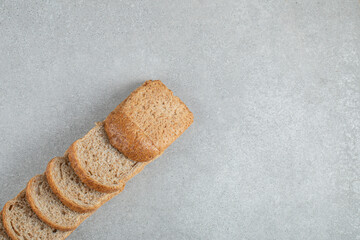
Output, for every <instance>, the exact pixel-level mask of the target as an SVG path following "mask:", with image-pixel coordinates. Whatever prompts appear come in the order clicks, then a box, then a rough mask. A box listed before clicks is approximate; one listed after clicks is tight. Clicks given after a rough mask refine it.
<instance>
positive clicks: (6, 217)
mask: <svg viewBox="0 0 360 240" xmlns="http://www.w3.org/2000/svg"><path fill="white" fill-rule="evenodd" d="M25 195H26V194H25V190H23V191H21V192H20V193H19V195H17V196H16V197H15V198H14V199H12V200H10V201H8V202H7V203H6V204H5V206H4V208H3V214H2V218H3V224H4V228H5V231H6V233H7V234H8V235H9V237H10V238H11V239H13V240H30V239H44V240H45V239H46V240H55V239H56V240H58V239H65V238H67V237H68V236H69V235H70V234H71V232H72V231H60V230H57V229H55V228H52V227H50V226H49V225H47V224H46V223H44V222H43V221H41V220H40V219H39V218H38V217H37V215H36V214H35V213H34V212H33V211H32V209H31V207H30V205H29V203H28V202H27V200H26V196H25Z"/></svg>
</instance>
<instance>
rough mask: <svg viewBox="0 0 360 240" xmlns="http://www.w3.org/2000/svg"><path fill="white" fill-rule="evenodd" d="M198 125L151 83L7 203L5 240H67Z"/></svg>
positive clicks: (2, 227)
mask: <svg viewBox="0 0 360 240" xmlns="http://www.w3.org/2000/svg"><path fill="white" fill-rule="evenodd" d="M192 122H193V115H192V113H191V112H190V111H189V110H188V108H187V107H186V105H185V104H184V103H182V102H181V100H180V99H179V98H177V97H175V96H174V95H173V93H172V92H171V91H170V90H169V89H168V88H167V87H166V86H165V85H164V84H163V83H161V82H160V81H147V82H145V83H144V84H143V85H142V86H141V87H139V88H138V89H136V90H135V91H134V92H133V93H132V94H131V95H130V96H129V97H128V98H127V99H126V100H125V101H124V102H122V103H121V104H120V105H119V106H118V107H117V108H116V109H115V110H114V111H113V112H112V113H111V114H110V115H109V116H108V117H107V118H106V120H105V121H104V122H99V123H96V125H95V127H94V128H92V129H91V130H90V131H89V132H88V133H87V134H86V135H85V136H84V137H83V138H81V139H79V140H77V141H75V142H74V143H73V144H72V145H71V146H70V147H69V149H68V150H67V151H66V152H65V154H64V156H62V157H55V158H53V159H52V160H51V161H50V162H49V163H48V165H47V168H46V171H45V173H43V174H40V175H37V176H35V177H33V178H32V179H31V180H30V181H29V182H28V184H27V186H26V188H25V189H24V190H23V191H21V192H20V193H19V194H18V195H17V196H16V197H15V198H14V199H12V200H10V201H8V202H7V203H6V204H5V206H4V208H3V210H2V212H1V217H0V240H3V239H13V240H14V239H21V240H28V239H46V240H52V239H65V238H66V237H67V236H69V235H70V234H71V233H72V232H73V231H74V230H75V229H76V228H77V227H78V226H79V225H80V224H81V223H82V222H83V221H84V220H85V219H87V218H88V217H89V216H91V215H92V213H93V212H94V211H96V210H97V209H98V208H99V207H100V206H102V205H103V204H104V203H105V202H107V201H109V200H110V199H112V198H113V197H114V196H116V195H117V194H119V193H120V192H121V191H122V190H123V189H124V187H125V184H126V183H127V181H129V180H130V179H131V178H132V177H134V176H135V175H136V174H138V173H139V172H141V171H142V170H143V169H144V167H145V166H146V165H147V164H149V163H150V162H152V161H153V160H154V159H155V158H157V157H158V156H159V155H161V154H162V152H163V151H164V150H165V149H166V147H168V146H169V145H170V144H171V143H172V142H173V141H174V140H175V139H176V138H177V137H179V136H180V135H181V134H182V133H183V132H184V131H185V130H186V129H187V128H188V127H189V126H190V125H191V123H192Z"/></svg>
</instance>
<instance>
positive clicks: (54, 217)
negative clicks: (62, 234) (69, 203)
mask: <svg viewBox="0 0 360 240" xmlns="http://www.w3.org/2000/svg"><path fill="white" fill-rule="evenodd" d="M26 199H27V201H28V203H29V204H30V207H31V209H32V210H33V211H34V212H35V213H36V215H37V216H38V217H39V218H40V219H41V220H42V221H43V222H45V223H46V224H48V225H49V226H50V227H53V228H56V229H59V230H62V231H70V230H74V229H75V228H77V227H78V226H79V225H80V224H81V223H82V222H83V221H84V220H85V219H86V218H88V217H89V216H90V215H91V214H92V212H88V213H79V212H75V211H73V210H71V209H70V208H68V207H66V206H65V205H64V204H62V202H61V201H60V199H59V198H58V197H57V196H56V195H55V194H54V193H53V192H52V190H51V188H50V186H49V184H48V182H47V180H46V177H45V175H43V174H42V175H37V176H35V177H33V178H32V179H31V180H30V181H29V183H28V184H27V187H26Z"/></svg>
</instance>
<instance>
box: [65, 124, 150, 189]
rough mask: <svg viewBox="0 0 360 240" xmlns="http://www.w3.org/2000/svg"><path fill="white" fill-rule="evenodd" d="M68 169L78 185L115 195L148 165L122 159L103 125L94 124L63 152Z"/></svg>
mask: <svg viewBox="0 0 360 240" xmlns="http://www.w3.org/2000/svg"><path fill="white" fill-rule="evenodd" d="M67 157H68V159H69V161H70V163H71V167H72V168H73V169H74V171H75V173H76V174H77V175H78V176H79V177H80V179H81V181H82V182H84V183H85V184H86V185H88V186H89V187H91V188H93V189H95V190H97V191H99V192H107V193H109V192H117V191H119V190H120V189H121V188H123V184H124V183H126V181H128V180H129V179H130V178H131V177H133V176H135V175H136V174H137V173H139V172H140V171H141V170H143V168H144V167H145V165H147V164H148V162H146V163H143V162H136V161H133V160H130V159H128V158H126V157H125V156H124V155H123V154H122V153H121V152H119V151H118V150H117V149H116V148H114V147H113V146H112V145H111V144H110V143H109V139H108V137H107V135H106V133H105V130H104V126H103V123H97V124H96V126H95V127H94V128H92V129H91V130H90V131H89V132H88V133H87V134H86V135H85V136H84V137H83V138H81V139H79V140H77V141H76V142H74V143H73V144H72V145H71V146H70V148H69V149H68V150H67Z"/></svg>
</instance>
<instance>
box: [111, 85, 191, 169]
mask: <svg viewBox="0 0 360 240" xmlns="http://www.w3.org/2000/svg"><path fill="white" fill-rule="evenodd" d="M193 121H194V116H193V114H192V112H190V110H189V109H188V108H187V106H186V105H185V104H184V103H183V102H182V101H181V100H180V99H179V98H178V97H176V96H174V94H173V92H172V91H171V90H170V89H168V88H167V87H166V86H165V85H164V84H163V83H162V82H161V81H159V80H157V81H146V82H145V83H144V84H143V85H141V86H140V87H139V88H137V89H136V90H135V91H133V92H132V93H131V94H130V95H129V96H128V97H127V98H126V99H125V100H124V101H123V102H122V103H121V104H120V105H118V106H117V107H116V108H115V110H114V111H113V112H111V113H110V114H109V116H108V117H107V118H106V120H105V131H106V133H107V135H108V137H109V139H110V143H111V144H112V145H113V146H114V147H115V148H116V149H118V150H119V151H120V152H122V153H123V154H124V155H125V156H126V157H128V158H129V159H132V160H135V161H140V162H145V161H150V160H153V159H155V158H156V157H158V156H159V155H161V154H162V153H163V152H164V150H165V149H166V148H167V147H168V146H169V145H170V144H172V143H173V142H174V141H175V140H176V139H177V138H178V137H179V136H180V135H181V134H182V133H183V132H184V131H185V130H186V129H187V128H188V127H189V126H190V125H191V124H192V123H193Z"/></svg>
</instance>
